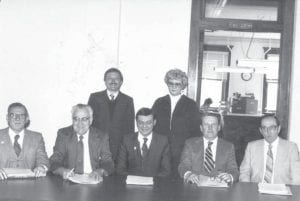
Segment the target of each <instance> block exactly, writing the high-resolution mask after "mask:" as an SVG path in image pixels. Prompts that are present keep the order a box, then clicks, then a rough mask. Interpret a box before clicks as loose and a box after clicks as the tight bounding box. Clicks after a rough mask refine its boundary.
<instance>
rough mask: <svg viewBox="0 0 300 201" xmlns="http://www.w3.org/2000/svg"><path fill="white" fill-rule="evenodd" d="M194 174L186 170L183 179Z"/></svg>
mask: <svg viewBox="0 0 300 201" xmlns="http://www.w3.org/2000/svg"><path fill="white" fill-rule="evenodd" d="M191 174H192V172H191V171H186V172H185V173H184V175H183V179H184V180H186V179H187V178H188V177H189V176H190V175H191Z"/></svg>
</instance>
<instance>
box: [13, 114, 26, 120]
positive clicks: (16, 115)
mask: <svg viewBox="0 0 300 201" xmlns="http://www.w3.org/2000/svg"><path fill="white" fill-rule="evenodd" d="M9 118H11V119H21V120H24V119H25V118H26V114H16V113H10V114H9Z"/></svg>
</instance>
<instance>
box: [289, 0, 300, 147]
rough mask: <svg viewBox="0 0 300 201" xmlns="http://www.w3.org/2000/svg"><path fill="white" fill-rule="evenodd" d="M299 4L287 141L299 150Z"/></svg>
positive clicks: (298, 8) (295, 29) (297, 7)
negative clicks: (294, 144) (295, 145)
mask: <svg viewBox="0 0 300 201" xmlns="http://www.w3.org/2000/svg"><path fill="white" fill-rule="evenodd" d="M299 53H300V2H299V0H296V6H295V22H294V50H293V70H292V81H291V101H290V104H291V108H290V124H289V128H290V131H289V139H290V140H292V141H294V142H296V143H297V144H298V147H299V148H300V124H299V114H300V93H299V91H300V81H299V80H300V57H299Z"/></svg>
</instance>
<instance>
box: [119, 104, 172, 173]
mask: <svg viewBox="0 0 300 201" xmlns="http://www.w3.org/2000/svg"><path fill="white" fill-rule="evenodd" d="M136 123H137V127H138V132H137V133H132V134H130V135H126V136H124V139H123V143H122V144H121V147H120V151H119V157H118V165H117V173H118V174H121V175H139V176H151V177H156V176H157V177H166V176H168V175H169V174H170V173H171V165H170V152H169V145H168V138H167V137H166V136H163V135H159V134H157V133H155V132H152V129H153V126H154V125H155V123H156V120H155V118H154V116H153V113H152V111H151V109H149V108H142V109H140V110H139V111H138V112H137V114H136Z"/></svg>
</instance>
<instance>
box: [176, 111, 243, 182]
mask: <svg viewBox="0 0 300 201" xmlns="http://www.w3.org/2000/svg"><path fill="white" fill-rule="evenodd" d="M200 129H201V131H202V133H203V137H195V138H190V139H188V140H187V141H186V142H185V146H184V149H183V152H182V155H181V161H180V164H179V166H178V171H179V174H180V176H181V177H182V178H184V180H185V181H186V182H190V183H196V184H200V182H201V181H200V178H201V175H202V176H208V177H215V178H218V179H220V180H222V181H225V182H227V183H231V182H233V181H237V180H238V177H239V170H238V167H237V164H236V159H235V152H234V146H233V144H232V143H230V142H227V141H225V140H223V139H221V138H219V137H218V132H219V131H220V115H219V114H212V113H205V114H203V116H202V123H201V126H200Z"/></svg>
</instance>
